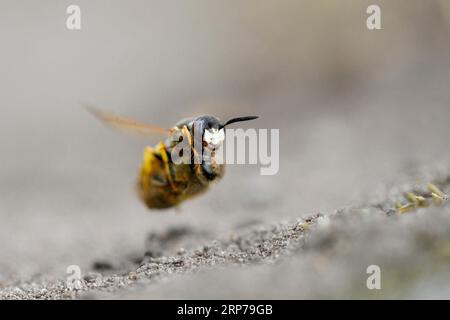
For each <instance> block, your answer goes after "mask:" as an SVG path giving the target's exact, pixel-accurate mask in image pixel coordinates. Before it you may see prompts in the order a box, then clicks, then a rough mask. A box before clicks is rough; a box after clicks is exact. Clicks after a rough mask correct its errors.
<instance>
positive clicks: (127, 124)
mask: <svg viewBox="0 0 450 320" xmlns="http://www.w3.org/2000/svg"><path fill="white" fill-rule="evenodd" d="M83 106H84V107H85V108H86V109H87V110H88V111H89V112H90V113H92V114H93V115H94V116H96V117H97V118H98V119H100V120H101V121H102V122H104V123H106V124H107V125H109V126H110V127H112V128H114V129H116V130H119V131H122V132H124V133H128V134H137V135H144V136H148V135H154V134H168V133H169V131H170V130H169V129H165V128H161V127H158V126H153V125H149V124H146V123H142V122H139V121H136V120H133V119H129V118H125V117H122V116H118V115H116V114H114V113H112V112H109V111H104V110H100V109H98V108H96V107H93V106H90V105H83Z"/></svg>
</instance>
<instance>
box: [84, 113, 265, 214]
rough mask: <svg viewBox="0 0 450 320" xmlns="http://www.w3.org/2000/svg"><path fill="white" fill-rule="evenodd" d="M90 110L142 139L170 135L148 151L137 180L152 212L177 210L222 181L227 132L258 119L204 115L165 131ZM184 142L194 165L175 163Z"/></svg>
mask: <svg viewBox="0 0 450 320" xmlns="http://www.w3.org/2000/svg"><path fill="white" fill-rule="evenodd" d="M86 108H87V109H88V110H89V111H90V112H91V113H93V114H94V115H95V116H96V117H97V118H99V119H100V120H102V121H103V122H105V123H106V124H108V125H110V126H111V127H113V128H115V129H119V130H121V131H125V132H129V133H137V134H142V135H149V134H155V133H156V134H158V133H159V134H163V135H166V139H165V140H163V141H160V142H159V143H158V144H157V145H156V146H154V147H150V146H147V147H146V148H145V150H144V155H143V159H142V164H141V167H140V171H139V176H138V180H137V192H138V195H139V197H140V199H141V200H142V201H143V202H144V203H145V204H146V205H147V207H148V208H150V209H165V208H171V207H176V206H178V205H179V204H180V203H181V202H183V201H184V200H186V199H190V198H192V197H194V196H196V195H199V194H201V193H203V192H205V191H206V190H207V189H208V187H209V186H210V185H211V183H212V182H214V181H217V180H219V179H220V178H222V176H223V175H224V164H222V163H218V162H217V158H216V150H217V149H218V148H219V147H220V146H221V145H222V143H223V141H224V139H225V132H224V128H225V127H226V126H227V125H229V124H231V123H235V122H240V121H248V120H253V119H257V118H258V117H257V116H249V117H238V118H233V119H231V120H228V121H226V122H222V121H220V119H218V118H217V117H214V116H207V115H204V116H199V117H196V118H189V119H184V120H181V121H179V122H178V123H177V124H175V126H174V127H172V128H171V129H165V128H161V127H158V126H153V125H149V124H145V123H142V122H139V121H135V120H132V119H128V118H124V117H121V116H117V115H115V114H113V113H110V112H107V111H103V110H100V109H97V108H93V107H91V106H86ZM181 141H184V142H185V143H187V145H188V148H189V151H190V153H189V157H190V159H189V160H190V161H183V162H181V163H179V162H177V161H173V159H172V157H171V155H172V151H174V148H176V147H177V145H178V144H179V143H180V142H181ZM177 153H178V152H177ZM180 153H183V150H181V152H180ZM199 155H201V157H200V156H199Z"/></svg>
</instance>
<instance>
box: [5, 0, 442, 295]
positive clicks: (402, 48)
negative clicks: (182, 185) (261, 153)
mask: <svg viewBox="0 0 450 320" xmlns="http://www.w3.org/2000/svg"><path fill="white" fill-rule="evenodd" d="M380 3H381V6H382V10H383V29H382V30H380V31H376V32H371V31H368V30H367V28H366V27H365V24H364V21H365V14H366V13H365V10H366V7H367V5H368V4H369V2H365V1H359V2H358V4H355V2H354V1H349V0H343V1H339V5H335V6H333V7H331V6H330V4H329V1H297V0H295V1H291V0H282V1H276V2H273V3H272V4H271V3H270V2H261V1H259V0H249V1H246V2H245V4H242V3H241V2H239V5H240V6H239V10H237V9H236V8H237V4H236V2H233V1H215V2H211V1H206V0H198V1H193V2H187V1H179V2H176V1H175V2H170V1H138V0H136V1H129V2H127V5H124V4H123V2H122V1H112V0H109V1H107V2H106V1H105V2H102V1H96V2H95V3H94V2H92V1H80V5H81V7H82V10H83V15H84V17H85V18H86V20H83V21H84V22H83V29H82V30H81V31H80V32H77V33H71V32H70V31H67V30H66V28H65V25H64V19H63V18H64V14H65V8H66V4H68V2H67V3H65V2H64V1H58V5H55V4H54V3H52V2H51V1H39V2H36V3H31V2H30V3H29V4H28V5H27V7H26V8H25V7H24V5H23V3H22V2H20V1H11V2H10V3H8V4H7V6H8V10H2V13H0V15H2V16H1V17H0V27H1V28H0V37H1V38H2V39H3V42H4V43H5V46H4V50H2V56H1V59H0V67H1V70H2V72H1V75H0V86H1V87H2V88H5V89H4V90H2V96H1V100H0V104H1V117H0V146H1V163H0V298H2V299H21V298H41V299H44V298H51V299H66V298H98V299H101V298H137V299H149V298H394V297H395V298H447V297H448V294H449V286H448V283H450V282H449V279H450V275H449V274H448V270H449V268H448V263H449V261H450V260H449V259H448V257H449V243H450V242H449V241H450V239H449V236H448V235H449V234H450V233H449V231H450V230H449V229H450V210H449V205H448V203H443V204H441V205H439V206H430V207H428V208H421V209H419V210H415V211H412V212H408V213H405V214H403V215H401V216H397V215H391V214H390V213H391V212H392V211H391V210H390V209H391V208H392V207H393V206H394V202H395V201H397V200H401V201H404V192H405V191H409V190H412V189H417V186H419V189H420V188H423V187H424V186H425V185H426V183H428V182H430V181H435V182H438V183H440V184H441V185H442V188H443V189H444V191H446V192H447V193H450V190H449V184H448V178H449V176H450V168H449V163H450V152H449V148H448V137H449V136H450V127H449V125H448V122H449V119H450V91H449V90H448V83H449V82H450V60H449V56H450V42H449V41H448V39H450V37H449V34H450V31H449V30H450V10H449V9H450V7H449V4H448V1H427V2H426V4H425V2H423V1H420V0H417V1H413V0H411V1H396V2H392V1H380ZM406 3H407V5H406ZM429 3H431V4H430V5H429ZM5 6H6V4H5ZM61 13H62V16H61ZM80 102H87V103H92V104H95V105H98V106H100V107H103V108H106V109H108V110H111V111H114V112H116V113H119V114H123V115H126V116H130V117H134V118H137V119H139V120H141V121H145V122H149V123H153V124H158V125H161V126H171V125H173V124H174V123H176V122H177V121H178V120H179V119H182V118H185V117H188V116H192V115H198V114H214V115H216V116H219V117H220V118H223V119H226V118H231V117H235V116H241V115H243V114H244V113H245V114H246V115H247V114H258V115H260V119H259V120H258V121H255V122H252V124H251V126H256V127H257V128H278V129H280V171H279V172H278V174H276V175H274V176H261V175H260V174H259V167H258V166H252V165H247V166H238V165H232V166H228V168H227V172H226V175H225V177H224V179H223V181H220V183H218V184H217V185H215V186H214V187H213V188H212V189H211V190H210V191H209V192H208V193H207V194H205V195H204V196H202V197H199V198H197V199H194V200H192V201H189V202H186V203H185V204H183V206H182V207H181V212H176V211H175V210H168V211H165V212H151V211H149V210H147V209H146V208H145V207H144V206H143V205H142V204H141V203H140V202H139V201H138V199H137V197H136V195H135V194H134V192H133V186H134V183H135V179H136V173H137V170H138V165H139V162H140V158H141V154H142V151H143V149H144V147H145V146H146V145H148V144H154V143H156V142H157V141H158V139H157V138H155V139H149V140H146V139H134V138H130V137H127V136H121V135H118V134H116V133H113V132H112V131H110V130H107V129H105V128H104V127H103V126H102V125H101V124H99V123H98V122H97V120H96V119H93V117H92V116H91V115H90V114H88V113H86V112H85V111H84V110H83V109H82V108H80ZM243 126H244V127H245V128H248V127H249V126H250V122H249V123H247V124H245V125H243ZM308 219H309V220H308ZM306 220H308V221H309V222H307V221H306ZM372 264H374V265H378V266H379V267H380V268H381V275H382V289H381V290H368V289H367V287H366V279H367V277H368V274H367V273H366V269H367V266H369V265H372ZM72 265H76V266H78V267H79V268H80V271H81V279H82V280H83V281H82V287H81V289H80V290H69V288H67V285H66V284H67V283H66V280H67V278H68V276H69V275H68V274H67V273H66V271H67V268H68V267H69V266H72Z"/></svg>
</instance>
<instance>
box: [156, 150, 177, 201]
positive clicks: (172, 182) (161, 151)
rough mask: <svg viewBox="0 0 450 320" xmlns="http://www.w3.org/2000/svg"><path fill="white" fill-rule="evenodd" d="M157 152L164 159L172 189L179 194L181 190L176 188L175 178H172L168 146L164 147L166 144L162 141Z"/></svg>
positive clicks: (165, 169)
mask: <svg viewBox="0 0 450 320" xmlns="http://www.w3.org/2000/svg"><path fill="white" fill-rule="evenodd" d="M156 150H157V152H158V153H159V154H160V155H161V159H162V161H163V163H164V171H165V172H166V176H167V181H168V182H169V185H170V187H171V188H172V190H173V191H174V192H178V191H179V190H178V188H177V187H176V186H175V183H174V181H173V178H172V171H171V170H170V165H169V162H170V159H169V155H168V153H167V149H166V146H165V145H164V143H163V142H162V141H161V142H160V143H158V145H157V146H156Z"/></svg>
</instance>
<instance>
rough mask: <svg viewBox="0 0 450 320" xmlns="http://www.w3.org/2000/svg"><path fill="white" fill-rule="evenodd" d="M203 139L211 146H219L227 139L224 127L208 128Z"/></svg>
mask: <svg viewBox="0 0 450 320" xmlns="http://www.w3.org/2000/svg"><path fill="white" fill-rule="evenodd" d="M203 139H204V140H205V141H206V142H207V143H208V144H210V145H211V146H213V147H218V146H220V145H221V144H222V142H223V140H224V139H225V133H224V132H223V129H220V130H217V129H206V130H205V135H204V136H203Z"/></svg>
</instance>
